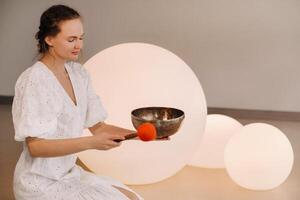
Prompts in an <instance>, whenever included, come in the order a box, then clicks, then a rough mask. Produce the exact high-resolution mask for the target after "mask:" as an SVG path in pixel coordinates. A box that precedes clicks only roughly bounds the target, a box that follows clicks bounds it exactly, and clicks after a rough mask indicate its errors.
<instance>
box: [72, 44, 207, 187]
mask: <svg viewBox="0 0 300 200" xmlns="http://www.w3.org/2000/svg"><path fill="white" fill-rule="evenodd" d="M84 67H85V68H86V69H87V71H88V72H89V74H90V75H91V79H92V82H93V86H94V89H95V92H96V93H97V94H98V95H99V96H100V97H101V100H102V103H103V105H104V107H105V108H106V110H107V112H108V118H107V119H106V122H107V123H110V124H114V125H118V126H121V127H124V128H128V129H132V130H133V129H134V128H133V125H132V122H131V117H130V113H131V111H132V110H134V109H137V108H142V107H151V106H158V107H172V108H178V109H180V110H182V111H184V112H185V120H184V123H182V126H181V127H180V129H179V130H178V132H177V133H176V134H175V135H173V136H171V139H170V140H168V141H156V140H155V141H150V142H142V141H140V140H128V141H126V142H123V143H122V145H121V146H120V147H118V148H114V149H111V150H109V151H97V150H89V151H84V152H80V153H78V157H79V159H80V160H81V161H82V162H83V163H84V164H85V165H86V166H88V167H89V168H90V169H91V170H92V171H93V172H95V173H96V174H98V175H107V176H111V177H114V178H117V179H118V180H121V181H122V182H123V183H125V184H129V185H130V184H132V185H139V184H149V183H155V182H159V181H162V180H164V179H166V178H168V177H171V176H173V175H174V174H176V173H177V172H178V171H179V170H181V169H182V168H183V167H184V166H185V165H186V164H187V161H188V160H189V159H190V157H191V156H192V155H193V153H194V152H195V150H196V149H197V147H198V145H199V142H200V140H201V137H202V134H203V132H204V126H205V120H206V114H207V107H206V101H205V96H204V93H203V90H202V87H201V85H200V83H199V81H198V79H197V77H196V75H195V74H194V73H193V71H192V70H191V68H190V67H189V66H188V65H187V64H186V63H185V62H184V61H183V60H182V59H180V58H179V57H178V56H176V55H175V54H173V53H172V52H170V51H168V50H166V49H164V48H161V47H159V46H155V45H152V44H145V43H125V44H119V45H116V46H113V47H110V48H107V49H105V50H103V51H101V52H99V53H98V54H96V55H95V56H93V57H92V58H91V59H89V60H88V61H87V62H86V63H85V64H84ZM85 135H91V133H90V132H89V130H88V129H86V130H85V133H84V135H83V136H85Z"/></svg>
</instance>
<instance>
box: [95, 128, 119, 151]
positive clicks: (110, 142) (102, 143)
mask: <svg viewBox="0 0 300 200" xmlns="http://www.w3.org/2000/svg"><path fill="white" fill-rule="evenodd" d="M124 139H125V137H124V136H122V135H120V134H116V133H108V132H101V134H95V135H93V136H92V137H91V141H90V145H91V148H92V149H97V150H109V149H112V148H115V147H118V146H120V145H121V142H115V141H114V140H124Z"/></svg>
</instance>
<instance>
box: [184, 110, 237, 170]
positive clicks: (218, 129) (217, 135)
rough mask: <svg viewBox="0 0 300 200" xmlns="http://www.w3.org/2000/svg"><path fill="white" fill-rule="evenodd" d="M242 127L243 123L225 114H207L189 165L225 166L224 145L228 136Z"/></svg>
mask: <svg viewBox="0 0 300 200" xmlns="http://www.w3.org/2000/svg"><path fill="white" fill-rule="evenodd" d="M242 127H243V125H242V124H241V123H240V122H238V121H237V120H235V119H233V118H231V117H228V116H226V115H220V114H211V115H208V116H207V118H206V127H205V132H204V135H203V137H202V140H201V142H200V144H199V147H198V150H197V151H196V152H195V154H194V156H193V158H192V160H191V161H190V162H189V165H191V166H196V167H206V168H225V164H224V149H225V146H226V144H227V142H228V140H229V139H230V137H231V136H232V135H233V134H235V133H237V132H238V131H239V130H240V129H241V128H242Z"/></svg>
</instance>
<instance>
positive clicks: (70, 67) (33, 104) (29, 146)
mask: <svg viewBox="0 0 300 200" xmlns="http://www.w3.org/2000/svg"><path fill="white" fill-rule="evenodd" d="M83 35H84V32H83V26H82V22H81V17H80V15H79V13H78V12H77V11H75V10H74V9H72V8H70V7H67V6H64V5H55V6H52V7H50V8H48V9H47V10H46V11H45V12H44V13H43V14H42V16H41V19H40V26H39V31H38V32H37V34H36V39H37V40H38V47H39V53H40V54H41V58H40V59H39V60H38V61H37V62H36V63H35V64H33V65H32V66H31V67H29V68H28V69H26V70H25V71H24V72H23V73H22V74H21V75H20V76H19V78H18V80H17V82H16V85H15V97H14V100H13V105H12V114H13V123H14V128H15V140H17V141H22V142H23V144H24V148H23V152H22V154H21V156H20V158H19V160H18V163H17V165H16V169H15V173H14V194H15V197H16V199H17V200H33V199H40V200H47V199H49V200H55V199H63V200H67V199H70V200H76V199H80V200H81V199H82V200H89V199H90V200H92V199H99V200H100V199H118V200H121V199H143V198H142V197H141V196H139V195H138V194H136V193H135V192H134V191H132V190H131V189H130V188H128V187H127V186H125V185H124V184H122V183H121V182H120V181H117V180H115V179H112V178H109V177H105V176H96V175H94V174H92V173H90V172H87V171H84V170H83V169H82V168H81V167H79V166H77V165H76V164H75V162H76V159H77V157H76V155H75V153H77V152H80V151H84V150H87V149H98V150H108V149H111V148H115V147H119V146H120V144H121V142H119V143H118V142H115V141H114V140H116V139H117V140H123V139H124V136H125V135H127V134H131V133H133V132H134V131H132V130H127V129H124V128H121V127H117V126H113V125H109V124H106V123H104V120H105V119H106V117H107V113H106V111H105V109H104V108H103V106H102V104H101V100H100V98H99V96H97V95H96V94H95V93H94V90H93V87H92V83H91V79H90V75H89V74H88V72H87V71H86V70H85V69H84V67H82V66H81V65H80V64H79V63H76V62H74V61H75V60H77V58H78V55H79V52H80V50H81V48H82V46H83ZM84 128H89V130H90V131H91V133H92V134H93V135H92V136H88V137H80V136H81V135H82V133H83V129H84Z"/></svg>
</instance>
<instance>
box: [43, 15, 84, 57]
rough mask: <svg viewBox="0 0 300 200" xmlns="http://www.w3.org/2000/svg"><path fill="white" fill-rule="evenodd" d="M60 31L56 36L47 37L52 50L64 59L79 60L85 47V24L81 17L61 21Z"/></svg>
mask: <svg viewBox="0 0 300 200" xmlns="http://www.w3.org/2000/svg"><path fill="white" fill-rule="evenodd" d="M59 27H60V32H59V33H58V34H57V35H56V36H55V37H46V42H47V43H48V44H49V45H50V46H52V47H51V50H50V49H49V50H50V51H53V52H52V53H54V54H55V56H57V57H59V58H61V59H64V60H73V61H75V60H77V59H78V55H79V52H80V50H81V49H82V47H83V34H84V32H83V25H82V22H81V20H80V19H72V20H66V21H62V22H60V23H59Z"/></svg>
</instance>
